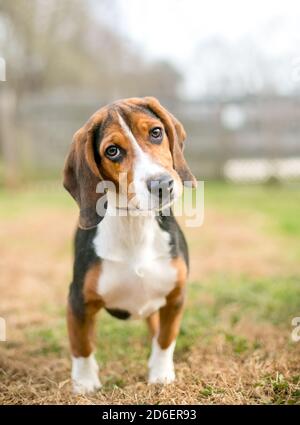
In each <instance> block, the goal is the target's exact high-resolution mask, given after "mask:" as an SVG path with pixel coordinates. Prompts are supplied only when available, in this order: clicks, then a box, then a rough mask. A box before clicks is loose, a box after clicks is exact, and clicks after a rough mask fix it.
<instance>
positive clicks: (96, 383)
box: [72, 354, 101, 394]
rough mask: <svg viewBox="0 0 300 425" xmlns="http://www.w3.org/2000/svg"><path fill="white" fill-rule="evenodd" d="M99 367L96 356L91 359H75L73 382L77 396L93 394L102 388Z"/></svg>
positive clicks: (90, 357)
mask: <svg viewBox="0 0 300 425" xmlns="http://www.w3.org/2000/svg"><path fill="white" fill-rule="evenodd" d="M98 371H99V367H98V364H97V362H96V360H95V357H94V354H91V355H90V356H89V357H73V359H72V382H73V392H74V393H75V394H88V393H93V392H95V391H97V390H99V389H100V388H101V383H100V380H99V377H98Z"/></svg>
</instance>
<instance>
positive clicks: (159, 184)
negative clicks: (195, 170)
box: [147, 174, 174, 201]
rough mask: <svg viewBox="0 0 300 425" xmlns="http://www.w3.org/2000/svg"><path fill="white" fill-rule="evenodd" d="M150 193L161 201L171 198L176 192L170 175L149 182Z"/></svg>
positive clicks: (163, 175)
mask: <svg viewBox="0 0 300 425" xmlns="http://www.w3.org/2000/svg"><path fill="white" fill-rule="evenodd" d="M147 188H148V190H149V192H150V193H151V194H152V195H154V196H155V197H157V198H159V200H160V201H162V200H164V199H166V198H168V197H170V196H171V195H172V193H173V190H174V180H173V179H172V177H171V176H170V175H169V174H161V175H160V176H156V177H152V178H150V179H148V180H147Z"/></svg>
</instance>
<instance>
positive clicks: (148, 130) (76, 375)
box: [64, 97, 196, 393]
mask: <svg viewBox="0 0 300 425" xmlns="http://www.w3.org/2000/svg"><path fill="white" fill-rule="evenodd" d="M185 137H186V135H185V131H184V129H183V126H182V125H181V124H180V122H179V121H178V120H177V119H176V118H175V117H174V116H173V115H171V114H170V113H169V112H168V111H167V110H166V109H165V108H163V107H162V106H161V105H160V103H159V102H158V101H157V100H156V99H155V98H151V97H146V98H131V99H125V100H120V101H117V102H114V103H112V104H110V105H108V106H106V107H104V108H102V109H100V110H99V111H97V112H96V113H95V114H94V115H93V116H92V117H91V118H90V119H89V120H88V122H87V123H86V124H85V125H84V126H83V127H82V128H81V129H80V130H78V131H77V132H76V133H75V136H74V140H73V143H72V146H71V149H70V152H69V154H68V156H67V159H66V163H65V168H64V187H65V188H66V189H67V190H68V191H69V192H70V194H71V195H72V196H73V198H74V199H75V200H76V202H77V203H78V205H79V208H80V216H79V226H78V229H77V231H76V236H75V261H74V269H73V281H72V283H71V286H70V293H69V300H68V315H67V316H68V331H69V338H70V345H71V352H72V381H73V388H74V391H75V392H77V393H88V392H92V391H95V390H98V389H99V388H100V387H101V384H100V381H99V377H98V365H97V363H96V360H95V357H94V354H93V334H94V326H95V316H96V313H97V312H98V311H99V309H101V308H104V309H105V310H107V311H108V312H109V313H110V314H111V315H112V316H115V317H117V318H119V319H129V318H139V319H145V320H146V321H147V323H148V326H149V329H150V333H151V335H152V352H151V356H150V359H149V383H164V384H167V383H170V382H172V381H174V379H175V373H174V364H173V352H174V348H175V342H176V337H177V334H178V331H179V326H180V321H181V316H182V312H183V305H184V292H185V284H186V279H187V274H188V250H187V244H186V241H185V238H184V236H183V233H182V231H181V229H180V227H179V226H178V224H177V222H176V220H175V218H174V215H173V213H172V210H171V208H170V205H171V204H172V202H173V201H174V200H176V199H177V198H178V197H179V196H180V195H181V193H182V187H183V182H190V185H192V186H195V184H196V181H195V178H194V177H193V175H192V174H191V171H190V170H189V168H188V166H187V164H186V162H185V159H184V156H183V145H184V140H185ZM103 181H106V182H109V183H110V184H109V185H108V189H107V190H106V191H105V194H103V193H100V194H99V191H98V190H97V189H96V188H97V186H98V185H99V183H101V182H103ZM112 187H114V188H115V189H114V190H113V189H111V188H112ZM129 188H130V190H129ZM102 199H105V203H103V205H104V206H105V209H104V212H103V211H102V212H100V213H99V211H98V209H97V204H98V202H99V201H101V200H102ZM124 200H125V201H128V202H127V204H126V206H125V207H124ZM121 204H122V206H121ZM97 211H98V212H97Z"/></svg>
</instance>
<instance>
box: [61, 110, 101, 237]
mask: <svg viewBox="0 0 300 425" xmlns="http://www.w3.org/2000/svg"><path fill="white" fill-rule="evenodd" d="M95 116H96V117H97V115H95ZM93 118H94V117H92V119H91V120H90V121H89V122H88V123H87V124H86V125H85V126H84V127H82V128H81V129H80V130H78V131H77V132H76V133H75V135H74V137H73V142H72V145H71V149H70V152H69V154H68V156H67V158H66V162H65V167H64V179H63V185H64V187H65V189H67V191H68V192H69V193H70V194H71V195H72V196H73V198H74V199H75V201H76V202H77V204H78V206H79V208H80V215H79V227H81V228H82V229H91V228H93V227H96V226H97V224H98V223H99V222H100V221H101V217H100V216H99V215H98V214H97V211H96V204H97V201H98V199H99V197H100V196H101V195H99V193H97V192H96V187H97V184H98V183H99V182H100V181H101V175H100V171H99V169H98V166H97V164H96V161H95V152H94V135H95V129H96V128H98V126H99V125H101V122H98V120H97V123H95V122H94V120H93Z"/></svg>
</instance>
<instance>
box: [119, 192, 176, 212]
mask: <svg viewBox="0 0 300 425" xmlns="http://www.w3.org/2000/svg"><path fill="white" fill-rule="evenodd" d="M174 202H175V196H174V195H173V194H171V195H170V194H169V196H166V197H163V196H159V197H156V196H154V197H153V196H151V197H148V199H146V200H145V199H142V200H139V198H138V197H137V196H136V195H135V196H133V197H132V198H131V199H130V201H129V202H128V205H127V207H126V208H124V207H123V209H127V210H133V211H141V212H147V211H148V212H160V211H162V210H164V209H165V208H168V207H171V206H172V205H173V203H174ZM118 208H119V209H122V206H119V207H118Z"/></svg>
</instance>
